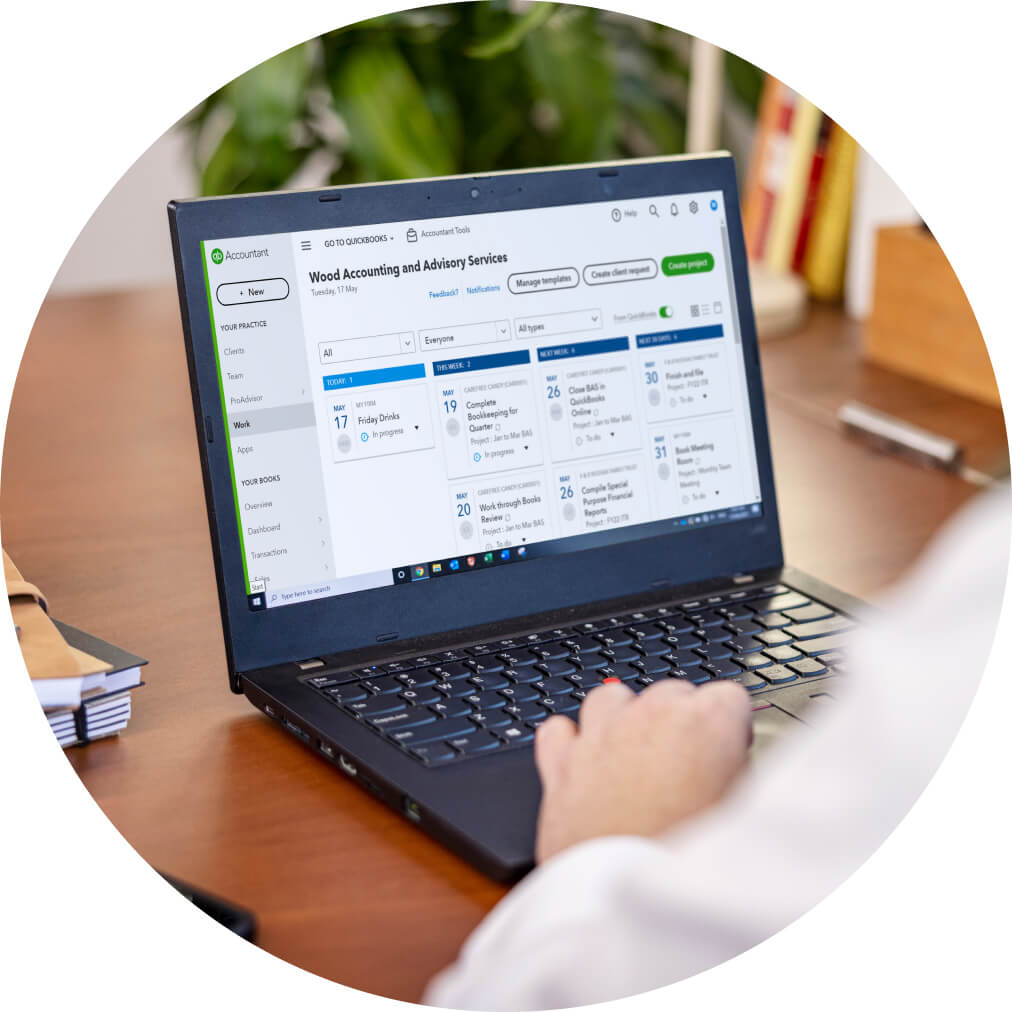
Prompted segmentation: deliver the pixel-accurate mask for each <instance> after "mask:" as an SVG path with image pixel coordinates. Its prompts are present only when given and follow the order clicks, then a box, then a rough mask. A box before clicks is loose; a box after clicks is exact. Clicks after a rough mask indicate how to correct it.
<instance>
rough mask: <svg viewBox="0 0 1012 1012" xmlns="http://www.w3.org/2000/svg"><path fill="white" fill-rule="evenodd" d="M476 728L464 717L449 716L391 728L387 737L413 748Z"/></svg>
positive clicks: (469, 731)
mask: <svg viewBox="0 0 1012 1012" xmlns="http://www.w3.org/2000/svg"><path fill="white" fill-rule="evenodd" d="M477 730H478V728H477V727H476V726H475V725H474V724H472V723H471V721H469V720H468V719H467V718H466V717H451V718H449V719H444V720H436V721H433V722H432V723H431V724H422V725H421V726H420V727H405V728H403V729H399V728H391V729H390V733H389V735H388V737H390V738H392V739H393V740H394V741H396V742H397V743H398V744H399V745H404V746H405V748H414V746H415V745H423V744H425V743H426V742H430V741H443V740H444V739H445V738H456V737H458V736H460V735H464V734H474V732H475V731H477Z"/></svg>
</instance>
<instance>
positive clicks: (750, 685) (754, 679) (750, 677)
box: [729, 671, 768, 692]
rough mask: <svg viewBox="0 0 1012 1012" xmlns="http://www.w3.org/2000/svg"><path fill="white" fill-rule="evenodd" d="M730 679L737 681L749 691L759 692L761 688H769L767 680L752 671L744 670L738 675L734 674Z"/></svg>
mask: <svg viewBox="0 0 1012 1012" xmlns="http://www.w3.org/2000/svg"><path fill="white" fill-rule="evenodd" d="M729 681H732V682H737V683H738V684H739V685H741V686H743V687H744V688H746V689H748V691H749V692H758V691H759V690H760V689H766V688H768V686H767V684H766V682H765V680H764V679H762V678H760V677H759V676H758V675H757V674H755V672H752V671H742V672H739V673H738V674H737V675H732V676H731V678H730V679H729Z"/></svg>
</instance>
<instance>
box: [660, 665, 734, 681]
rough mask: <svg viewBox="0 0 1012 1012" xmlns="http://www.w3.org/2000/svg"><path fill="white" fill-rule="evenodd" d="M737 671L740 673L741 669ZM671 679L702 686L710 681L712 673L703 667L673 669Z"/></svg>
mask: <svg viewBox="0 0 1012 1012" xmlns="http://www.w3.org/2000/svg"><path fill="white" fill-rule="evenodd" d="M720 663H721V664H723V663H724V662H723V661H721V662H720ZM735 670H736V671H740V670H741V669H740V668H735ZM670 677H671V678H677V679H679V680H680V681H682V682H691V683H692V684H693V685H702V684H703V683H704V682H708V681H709V680H710V672H709V671H707V670H706V668H705V667H702V666H700V667H698V668H672V669H671V674H670Z"/></svg>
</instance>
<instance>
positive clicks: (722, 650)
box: [693, 643, 734, 661]
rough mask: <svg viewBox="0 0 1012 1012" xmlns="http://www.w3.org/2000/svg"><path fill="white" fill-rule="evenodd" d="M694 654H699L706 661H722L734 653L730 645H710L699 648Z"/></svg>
mask: <svg viewBox="0 0 1012 1012" xmlns="http://www.w3.org/2000/svg"><path fill="white" fill-rule="evenodd" d="M693 652H694V653H697V654H699V656H700V657H702V658H703V660H704V661H722V660H724V659H725V658H727V657H730V656H731V654H733V653H734V651H733V650H732V649H731V645H730V643H708V644H707V645H706V646H704V647H697V648H696V649H695V650H694V651H693Z"/></svg>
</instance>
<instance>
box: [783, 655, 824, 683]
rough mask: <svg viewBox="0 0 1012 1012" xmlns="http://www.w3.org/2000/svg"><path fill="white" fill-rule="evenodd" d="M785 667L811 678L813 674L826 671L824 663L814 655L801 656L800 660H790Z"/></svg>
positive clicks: (820, 673)
mask: <svg viewBox="0 0 1012 1012" xmlns="http://www.w3.org/2000/svg"><path fill="white" fill-rule="evenodd" d="M787 667H789V668H790V669H791V671H796V672H797V673H798V674H799V675H802V676H803V677H805V678H812V677H813V676H815V675H822V674H825V672H826V665H825V664H823V663H822V661H818V660H816V659H815V658H814V657H802V658H801V660H800V661H792V662H791V663H790V664H788V665H787Z"/></svg>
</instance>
